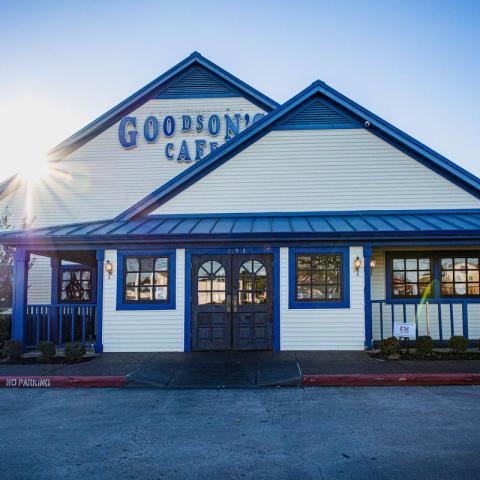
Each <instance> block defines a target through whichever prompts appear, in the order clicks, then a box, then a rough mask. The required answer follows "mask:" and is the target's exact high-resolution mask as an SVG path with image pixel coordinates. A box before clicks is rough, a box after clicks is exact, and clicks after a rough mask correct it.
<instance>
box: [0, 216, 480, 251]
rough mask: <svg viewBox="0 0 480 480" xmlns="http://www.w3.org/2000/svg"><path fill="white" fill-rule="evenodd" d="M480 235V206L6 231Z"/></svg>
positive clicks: (8, 235)
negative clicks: (456, 208)
mask: <svg viewBox="0 0 480 480" xmlns="http://www.w3.org/2000/svg"><path fill="white" fill-rule="evenodd" d="M448 236H455V237H457V236H458V237H460V238H461V237H464V238H471V237H472V236H479V238H480V209H475V210H418V211H410V210H409V211H382V210H376V211H358V212H298V213H291V212H289V213H253V214H252V213H248V214H247V213H232V214H223V213H222V214H199V215H194V214H192V215H161V216H160V215H149V216H146V217H144V218H141V219H137V220H124V221H119V220H115V219H113V220H104V221H95V222H85V223H75V224H68V225H58V226H52V227H45V228H37V229H28V230H19V231H11V232H4V233H3V234H1V235H0V243H3V244H6V245H19V244H25V243H28V244H35V243H39V244H41V243H58V244H70V243H75V244H81V243H107V244H114V243H118V242H123V241H127V242H135V241H147V242H148V241H173V240H175V241H177V240H186V241H188V240H195V239H197V240H198V239H202V240H205V239H212V240H218V239H225V238H227V239H239V240H250V239H251V240H254V239H256V240H261V239H273V240H281V239H292V238H300V237H301V238H306V239H336V240H349V239H352V240H353V239H366V240H368V239H372V238H382V239H383V238H403V239H406V238H408V239H409V238H413V237H430V238H436V237H442V238H444V237H448Z"/></svg>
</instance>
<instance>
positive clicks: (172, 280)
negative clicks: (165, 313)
mask: <svg viewBox="0 0 480 480" xmlns="http://www.w3.org/2000/svg"><path fill="white" fill-rule="evenodd" d="M126 256H139V257H142V256H143V257H148V256H166V257H168V302H162V303H160V302H150V303H146V302H145V303H127V302H125V301H124V300H123V274H124V265H123V264H124V258H125V257H126ZM176 270H177V259H176V250H175V249H173V250H170V249H160V250H158V249H154V250H147V249H144V250H118V251H117V310H175V308H176V290H177V287H176Z"/></svg>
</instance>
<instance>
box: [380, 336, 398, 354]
mask: <svg viewBox="0 0 480 480" xmlns="http://www.w3.org/2000/svg"><path fill="white" fill-rule="evenodd" d="M380 351H381V352H382V354H383V355H385V356H386V357H390V356H391V355H397V354H399V353H400V341H399V340H398V338H397V337H389V338H385V339H384V340H382V341H381V342H380Z"/></svg>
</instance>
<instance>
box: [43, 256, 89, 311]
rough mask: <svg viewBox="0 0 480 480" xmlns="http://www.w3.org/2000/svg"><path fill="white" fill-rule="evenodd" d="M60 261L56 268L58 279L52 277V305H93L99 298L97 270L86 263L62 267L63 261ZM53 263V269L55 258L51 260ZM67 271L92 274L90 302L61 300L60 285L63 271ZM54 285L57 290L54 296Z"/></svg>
mask: <svg viewBox="0 0 480 480" xmlns="http://www.w3.org/2000/svg"><path fill="white" fill-rule="evenodd" d="M58 260H59V263H58V265H57V266H56V267H55V269H56V279H54V278H53V277H52V303H58V304H62V305H70V304H72V303H74V304H75V305H76V304H79V305H80V304H82V303H85V304H89V303H92V302H93V299H94V298H96V296H97V282H96V275H95V274H96V270H95V267H93V266H92V265H86V264H84V263H77V264H72V265H62V261H61V260H60V259H58ZM51 262H52V267H53V263H54V257H52V259H51ZM66 270H88V271H89V272H90V300H89V301H85V302H79V301H76V302H69V301H68V300H63V301H62V300H61V295H60V291H61V289H60V285H61V282H62V280H61V276H62V272H63V271H66ZM53 274H54V272H53V270H52V275H53ZM54 283H56V285H55V288H56V292H57V293H56V295H55V296H53V295H54V290H53V288H54Z"/></svg>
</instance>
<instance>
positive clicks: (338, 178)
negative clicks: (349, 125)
mask: <svg viewBox="0 0 480 480" xmlns="http://www.w3.org/2000/svg"><path fill="white" fill-rule="evenodd" d="M419 206H420V207H421V208H426V209H428V208H478V207H480V201H479V200H478V199H477V198H475V197H473V196H472V195H470V194H469V193H467V192H466V191H464V190H462V189H461V188H460V187H458V186H456V185H455V184H453V183H451V182H449V181H448V180H446V179H445V178H443V177H441V176H440V175H438V174H437V173H435V172H433V171H432V170H430V169H428V168H427V167H425V166H423V165H422V164H420V163H419V162H417V161H416V160H414V159H412V158H411V157H409V156H407V155H405V154H403V153H402V152H401V151H399V150H397V149H396V148H394V147H392V146H391V145H389V144H388V143H386V142H384V141H383V140H381V139H379V138H378V137H376V136H375V135H373V134H371V133H370V132H368V131H367V130H365V129H353V130H352V129H345V130H343V129H337V130H288V131H287V130H282V131H273V132H270V133H268V134H267V135H266V136H265V137H263V138H261V139H260V140H258V141H257V142H256V143H254V144H253V145H251V146H249V147H247V148H246V149H245V150H243V151H242V152H240V153H239V154H238V155H237V156H235V157H234V158H232V159H230V160H229V161H227V162H226V163H224V164H223V165H221V166H220V167H218V168H217V169H216V170H214V171H213V172H211V173H210V174H209V175H207V176H206V177H204V178H202V179H200V180H199V181H198V182H196V183H195V184H193V185H191V186H190V187H188V188H187V189H186V190H185V191H183V192H181V193H180V194H179V195H177V196H176V197H174V198H172V199H171V200H170V201H168V202H166V203H165V204H164V205H161V206H160V207H159V208H158V209H157V210H156V213H182V214H183V213H192V212H195V213H221V212H232V213H233V212H271V211H275V212H291V211H331V210H335V211H341V210H372V209H375V210H376V209H382V210H385V209H401V210H405V209H418V208H419Z"/></svg>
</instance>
